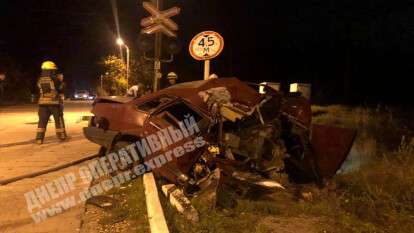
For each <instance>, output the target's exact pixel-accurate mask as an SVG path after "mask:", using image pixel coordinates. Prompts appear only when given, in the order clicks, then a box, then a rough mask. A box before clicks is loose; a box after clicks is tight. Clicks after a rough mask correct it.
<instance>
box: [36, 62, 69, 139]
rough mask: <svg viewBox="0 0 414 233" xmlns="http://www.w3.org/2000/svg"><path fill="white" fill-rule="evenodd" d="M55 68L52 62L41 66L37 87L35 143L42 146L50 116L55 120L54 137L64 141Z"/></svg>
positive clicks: (59, 91)
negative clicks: (37, 112) (37, 103)
mask: <svg viewBox="0 0 414 233" xmlns="http://www.w3.org/2000/svg"><path fill="white" fill-rule="evenodd" d="M56 73H57V66H56V64H55V63H53V62H52V61H45V62H43V64H42V72H41V75H40V78H39V80H38V81H37V87H38V88H39V123H38V126H37V134H36V143H37V144H42V143H43V139H44V137H45V133H46V127H47V123H48V121H49V118H50V115H53V118H54V120H55V128H56V136H57V137H58V138H59V139H60V140H62V141H63V140H65V139H66V132H65V126H64V123H63V120H62V117H61V116H62V114H61V95H62V94H63V93H61V88H60V87H59V85H60V84H59V82H58V80H57V77H56Z"/></svg>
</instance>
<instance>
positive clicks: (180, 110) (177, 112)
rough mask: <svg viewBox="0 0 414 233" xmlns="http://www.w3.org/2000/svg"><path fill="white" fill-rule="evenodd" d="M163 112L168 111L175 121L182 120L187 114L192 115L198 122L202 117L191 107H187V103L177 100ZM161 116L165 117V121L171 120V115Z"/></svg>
mask: <svg viewBox="0 0 414 233" xmlns="http://www.w3.org/2000/svg"><path fill="white" fill-rule="evenodd" d="M164 112H168V113H169V114H171V115H172V116H173V117H174V118H175V119H176V120H177V121H184V119H185V118H186V117H188V116H190V117H194V120H195V121H196V122H199V121H201V120H202V119H203V117H202V116H201V115H200V114H198V113H197V112H196V111H194V110H193V109H192V108H190V107H188V106H187V104H185V103H183V102H179V103H177V104H174V105H172V106H169V107H167V108H165V109H164ZM163 118H167V119H165V120H166V121H167V122H171V117H169V115H168V114H164V115H163ZM168 118H169V119H168Z"/></svg>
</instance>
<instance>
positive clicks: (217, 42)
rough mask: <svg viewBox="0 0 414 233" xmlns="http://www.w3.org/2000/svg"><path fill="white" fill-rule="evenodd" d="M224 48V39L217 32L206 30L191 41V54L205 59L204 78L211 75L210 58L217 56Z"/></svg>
mask: <svg viewBox="0 0 414 233" xmlns="http://www.w3.org/2000/svg"><path fill="white" fill-rule="evenodd" d="M223 48H224V39H223V37H222V36H221V35H220V34H218V33H217V32H213V31H205V32H201V33H199V34H197V35H196V36H195V37H194V38H193V39H192V40H191V42H190V46H189V50H190V54H191V56H192V57H193V58H194V59H196V60H199V61H203V60H204V79H208V78H209V76H210V60H211V59H213V58H215V57H217V56H218V55H219V54H220V53H221V51H223Z"/></svg>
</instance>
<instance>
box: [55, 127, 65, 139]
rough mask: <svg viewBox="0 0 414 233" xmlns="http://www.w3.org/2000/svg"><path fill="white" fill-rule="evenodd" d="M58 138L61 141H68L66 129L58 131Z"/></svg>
mask: <svg viewBox="0 0 414 233" xmlns="http://www.w3.org/2000/svg"><path fill="white" fill-rule="evenodd" d="M56 137H57V138H58V139H59V140H61V141H65V140H66V131H65V129H64V128H60V129H56Z"/></svg>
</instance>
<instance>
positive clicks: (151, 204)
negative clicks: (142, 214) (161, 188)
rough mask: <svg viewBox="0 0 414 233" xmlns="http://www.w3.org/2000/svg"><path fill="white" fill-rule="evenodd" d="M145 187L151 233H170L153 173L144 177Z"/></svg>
mask: <svg viewBox="0 0 414 233" xmlns="http://www.w3.org/2000/svg"><path fill="white" fill-rule="evenodd" d="M143 180H144V187H145V199H146V202H147V213H148V221H149V224H150V229H151V233H169V232H170V231H169V230H168V226H167V221H166V220H165V216H164V211H163V210H162V206H161V203H160V199H159V197H158V190H157V184H156V183H155V178H154V175H153V174H152V172H150V173H146V174H145V175H144V177H143Z"/></svg>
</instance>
